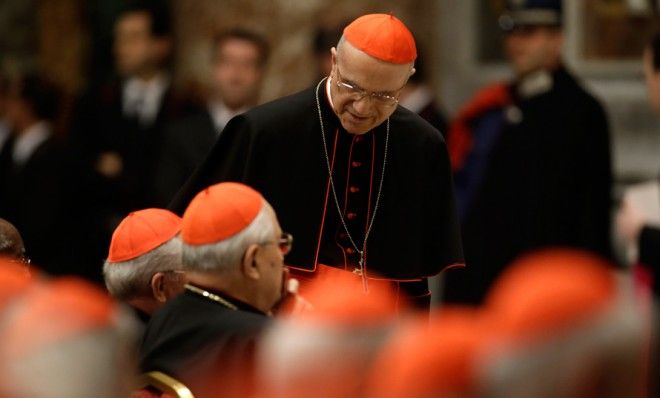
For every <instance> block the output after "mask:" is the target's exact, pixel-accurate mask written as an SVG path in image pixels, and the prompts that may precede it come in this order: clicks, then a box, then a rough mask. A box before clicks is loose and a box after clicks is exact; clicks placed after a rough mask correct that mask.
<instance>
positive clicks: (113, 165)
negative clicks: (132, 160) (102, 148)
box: [96, 152, 124, 178]
mask: <svg viewBox="0 0 660 398" xmlns="http://www.w3.org/2000/svg"><path fill="white" fill-rule="evenodd" d="M123 169H124V162H123V161H122V158H121V155H119V154H118V153H117V152H103V153H101V154H100V155H99V157H98V158H97V160H96V171H98V172H99V173H101V174H102V175H104V176H105V177H107V178H116V177H118V176H119V175H120V174H121V172H122V170H123Z"/></svg>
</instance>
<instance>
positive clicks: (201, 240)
mask: <svg viewBox="0 0 660 398" xmlns="http://www.w3.org/2000/svg"><path fill="white" fill-rule="evenodd" d="M263 203H264V199H263V197H262V196H261V194H260V193H259V192H257V191H255V190H254V189H252V188H250V187H248V186H247V185H243V184H239V183H236V182H223V183H220V184H215V185H211V186H210V187H208V188H206V189H204V190H203V191H202V192H200V193H198V194H197V196H195V198H194V199H193V200H192V201H191V202H190V205H188V208H187V209H186V211H185V213H184V214H183V224H182V226H181V238H182V239H183V241H184V242H185V243H187V244H189V245H207V244H211V243H215V242H219V241H221V240H225V239H227V238H230V237H232V236H234V235H236V234H237V233H239V232H241V231H242V230H243V229H245V228H246V227H247V226H248V225H250V224H251V223H252V221H254V219H255V218H256V217H257V215H258V214H259V211H260V210H261V207H262V206H263Z"/></svg>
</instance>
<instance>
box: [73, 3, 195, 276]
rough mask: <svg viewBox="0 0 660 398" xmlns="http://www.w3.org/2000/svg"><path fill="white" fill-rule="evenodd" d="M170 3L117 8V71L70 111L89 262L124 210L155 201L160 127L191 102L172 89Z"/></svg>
mask: <svg viewBox="0 0 660 398" xmlns="http://www.w3.org/2000/svg"><path fill="white" fill-rule="evenodd" d="M167 5H168V3H167V2H153V1H152V2H148V1H131V2H129V3H128V5H127V6H126V8H125V9H123V10H122V12H121V14H120V15H119V17H118V19H117V20H116V23H115V31H114V34H115V36H114V56H115V69H116V73H117V76H116V78H115V79H114V80H112V81H110V82H108V83H105V84H102V85H101V86H100V87H91V88H90V89H89V91H88V93H86V94H85V95H84V96H83V97H82V98H81V100H80V103H79V106H78V109H77V110H76V115H75V116H74V122H73V126H72V131H71V136H70V143H71V146H72V149H73V150H74V153H75V157H76V159H79V161H80V162H81V164H80V165H79V167H78V169H79V170H80V172H81V175H80V176H78V179H79V180H80V181H81V184H80V185H81V186H80V187H79V190H78V192H79V194H80V195H81V196H82V197H84V198H85V200H84V203H82V204H81V206H85V207H83V209H84V210H85V211H86V212H87V213H88V215H87V217H86V218H87V219H88V223H87V225H84V226H82V227H81V229H82V230H84V231H86V234H85V237H86V238H87V239H88V240H89V243H88V245H87V247H88V248H90V249H91V250H90V252H89V253H88V256H89V259H88V260H87V262H88V263H89V264H100V263H101V261H102V259H103V257H104V254H105V251H106V250H107V247H108V243H109V241H110V235H111V233H112V231H113V230H114V228H115V227H116V226H117V224H118V223H119V222H120V221H121V219H122V218H123V217H124V215H126V214H128V213H129V212H130V211H132V210H137V209H143V208H147V207H149V206H151V205H152V203H153V202H154V198H153V192H152V189H151V188H152V187H153V182H152V181H153V179H154V173H155V168H156V160H157V156H158V154H159V153H160V149H161V145H162V138H163V137H162V131H163V127H164V125H165V124H166V123H167V121H168V120H170V119H172V118H174V117H176V116H177V115H181V114H183V113H184V112H185V109H186V108H187V106H188V105H187V104H186V101H184V100H182V97H181V96H180V95H179V94H178V93H177V92H175V90H174V89H173V87H172V77H171V74H170V60H171V58H172V48H173V42H172V37H171V26H170V19H169V10H168V7H167ZM96 269H97V270H98V269H99V268H98V267H96Z"/></svg>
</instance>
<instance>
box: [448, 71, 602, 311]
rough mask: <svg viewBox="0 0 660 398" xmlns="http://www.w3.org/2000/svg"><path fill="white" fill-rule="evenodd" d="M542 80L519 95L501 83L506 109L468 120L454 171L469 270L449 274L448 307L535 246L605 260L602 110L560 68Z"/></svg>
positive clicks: (473, 299)
mask: <svg viewBox="0 0 660 398" xmlns="http://www.w3.org/2000/svg"><path fill="white" fill-rule="evenodd" d="M542 80H545V81H546V83H549V84H548V85H547V87H546V88H545V89H543V90H541V91H540V92H537V93H535V94H534V95H531V96H528V97H524V98H523V97H521V96H520V95H519V89H518V87H517V86H516V85H511V86H508V87H507V88H506V89H507V90H508V98H509V101H508V102H509V103H508V105H506V104H505V105H503V106H502V104H501V101H500V100H497V101H494V102H496V103H498V106H494V107H487V106H485V105H484V104H481V105H480V106H481V107H482V108H483V111H482V112H480V113H478V114H476V115H473V116H472V117H471V118H470V119H469V120H468V121H467V124H468V126H469V128H470V130H471V137H472V138H471V139H472V141H473V144H472V146H471V150H470V151H469V152H468V153H467V154H464V162H463V163H462V165H461V167H460V168H459V169H458V170H456V174H455V181H456V185H457V196H458V197H459V202H460V204H459V207H460V209H461V217H462V223H463V242H464V247H465V257H466V263H467V268H466V269H464V270H456V271H453V272H448V273H447V275H446V283H445V299H446V300H447V301H451V302H469V303H478V302H480V301H481V300H482V298H483V296H484V294H485V293H486V292H487V289H488V288H489V286H490V285H491V283H492V281H493V280H494V279H495V278H496V277H497V276H498V275H499V273H500V272H501V271H502V270H503V269H504V267H505V266H506V265H507V264H508V263H510V262H511V261H512V260H513V259H515V258H516V257H517V256H519V255H521V254H523V253H525V252H527V251H530V250H533V249H537V248H541V247H547V246H569V247H575V248H582V249H587V250H590V251H592V252H595V253H598V254H600V255H603V256H605V257H610V256H611V248H610V240H609V226H610V204H611V197H610V186H611V181H612V173H611V165H610V141H609V133H608V126H607V120H606V116H605V112H604V110H603V108H602V106H601V105H600V104H599V103H598V101H597V100H596V99H594V98H593V97H592V96H591V95H590V94H588V93H587V92H586V91H585V90H584V89H583V88H582V87H581V86H580V85H579V84H578V82H577V81H576V80H575V79H574V78H573V76H571V74H570V73H569V72H568V71H567V70H566V69H565V68H563V67H560V68H559V69H557V70H555V71H554V72H552V73H551V74H548V75H546V76H545V79H542ZM481 97H482V98H483V97H484V96H481ZM469 106H470V105H468V107H469ZM466 109H467V107H466ZM450 134H451V130H450ZM451 139H452V137H451V135H450V140H451Z"/></svg>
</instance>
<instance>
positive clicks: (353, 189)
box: [348, 187, 360, 193]
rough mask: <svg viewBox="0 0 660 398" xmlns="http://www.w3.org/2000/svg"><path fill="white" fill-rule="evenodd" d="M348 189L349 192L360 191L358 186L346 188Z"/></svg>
mask: <svg viewBox="0 0 660 398" xmlns="http://www.w3.org/2000/svg"><path fill="white" fill-rule="evenodd" d="M348 190H349V191H351V193H356V192H360V188H358V187H350V188H348Z"/></svg>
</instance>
